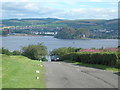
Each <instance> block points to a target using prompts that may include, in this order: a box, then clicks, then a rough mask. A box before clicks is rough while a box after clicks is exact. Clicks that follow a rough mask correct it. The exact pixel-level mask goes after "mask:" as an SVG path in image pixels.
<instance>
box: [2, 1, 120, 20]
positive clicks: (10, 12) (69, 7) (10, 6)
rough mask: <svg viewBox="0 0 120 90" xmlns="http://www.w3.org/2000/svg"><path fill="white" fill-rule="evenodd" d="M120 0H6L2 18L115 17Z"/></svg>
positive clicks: (74, 18) (71, 18)
mask: <svg viewBox="0 0 120 90" xmlns="http://www.w3.org/2000/svg"><path fill="white" fill-rule="evenodd" d="M118 2H119V0H19V1H18V0H4V1H1V4H2V5H0V6H2V7H1V8H0V12H2V13H1V14H2V15H0V16H1V19H12V18H18V19H21V18H59V19H68V20H76V19H115V18H117V17H118Z"/></svg>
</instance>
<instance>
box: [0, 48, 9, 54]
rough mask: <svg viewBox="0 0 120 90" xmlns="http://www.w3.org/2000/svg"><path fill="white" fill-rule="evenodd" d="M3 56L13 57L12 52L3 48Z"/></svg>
mask: <svg viewBox="0 0 120 90" xmlns="http://www.w3.org/2000/svg"><path fill="white" fill-rule="evenodd" d="M1 51H2V54H6V55H11V52H10V51H9V50H8V49H5V48H2V50H1Z"/></svg>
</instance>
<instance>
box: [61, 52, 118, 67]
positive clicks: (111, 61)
mask: <svg viewBox="0 0 120 90" xmlns="http://www.w3.org/2000/svg"><path fill="white" fill-rule="evenodd" d="M117 59H118V56H117V54H116V53H90V52H89V53H88V52H75V53H69V54H66V55H64V56H63V57H62V60H72V61H77V62H82V63H88V64H101V65H107V66H114V67H115V66H116V65H117ZM118 64H119V63H118Z"/></svg>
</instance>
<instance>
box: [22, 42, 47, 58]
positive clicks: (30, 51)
mask: <svg viewBox="0 0 120 90" xmlns="http://www.w3.org/2000/svg"><path fill="white" fill-rule="evenodd" d="M22 55H24V56H26V57H28V58H30V59H33V60H41V59H42V58H44V57H45V56H46V55H47V48H46V46H44V45H42V43H39V44H37V45H29V46H27V47H22Z"/></svg>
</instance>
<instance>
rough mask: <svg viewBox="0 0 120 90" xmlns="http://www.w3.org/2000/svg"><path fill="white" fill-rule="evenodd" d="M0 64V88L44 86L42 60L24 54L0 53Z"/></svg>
mask: <svg viewBox="0 0 120 90" xmlns="http://www.w3.org/2000/svg"><path fill="white" fill-rule="evenodd" d="M2 65H3V66H2V88H45V77H44V76H45V75H44V71H45V70H44V69H45V68H44V66H41V65H42V62H39V61H34V60H30V59H28V58H27V57H24V56H7V55H2ZM36 70H39V71H40V73H36ZM36 77H39V79H36Z"/></svg>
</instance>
